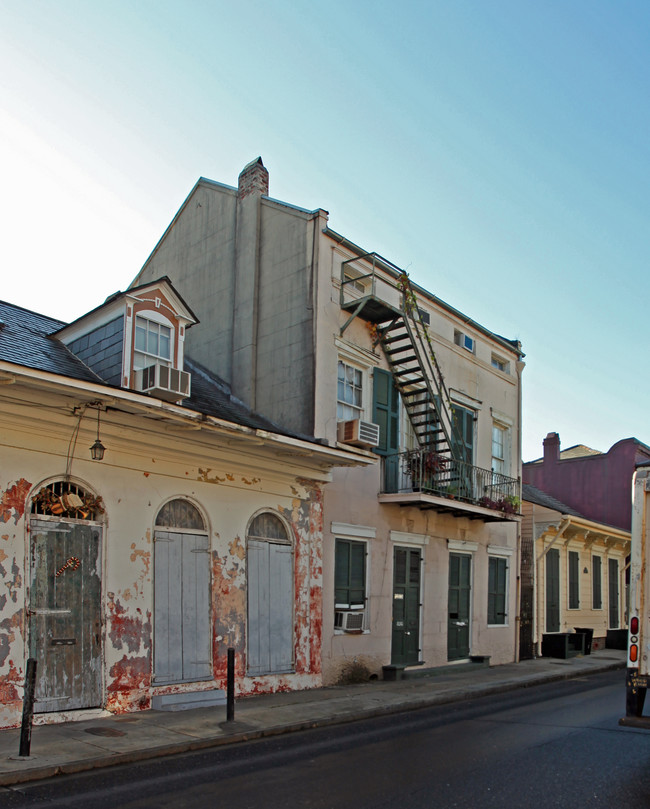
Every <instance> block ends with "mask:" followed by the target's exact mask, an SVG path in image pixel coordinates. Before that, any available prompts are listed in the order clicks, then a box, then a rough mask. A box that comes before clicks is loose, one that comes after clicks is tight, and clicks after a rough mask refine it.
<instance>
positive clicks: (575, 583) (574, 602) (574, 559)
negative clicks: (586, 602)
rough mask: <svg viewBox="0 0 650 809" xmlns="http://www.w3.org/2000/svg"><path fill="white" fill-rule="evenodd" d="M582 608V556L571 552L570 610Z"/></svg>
mask: <svg viewBox="0 0 650 809" xmlns="http://www.w3.org/2000/svg"><path fill="white" fill-rule="evenodd" d="M579 607H580V555H579V554H578V552H577V551H569V609H570V610H577V609H578V608H579Z"/></svg>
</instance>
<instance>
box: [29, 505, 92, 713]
mask: <svg viewBox="0 0 650 809" xmlns="http://www.w3.org/2000/svg"><path fill="white" fill-rule="evenodd" d="M101 536H102V529H101V527H100V526H98V525H91V524H80V523H73V522H63V521H62V522H49V521H46V520H32V521H31V523H30V537H31V539H30V545H31V547H30V557H31V559H30V562H31V571H30V608H29V654H30V657H34V658H35V659H36V661H37V669H36V691H35V706H34V710H35V711H36V712H37V713H44V712H50V711H68V710H74V709H80V708H97V707H100V706H101V703H102V638H101V631H102V630H101Z"/></svg>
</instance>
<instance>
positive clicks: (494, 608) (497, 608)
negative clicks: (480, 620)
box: [488, 557, 508, 624]
mask: <svg viewBox="0 0 650 809" xmlns="http://www.w3.org/2000/svg"><path fill="white" fill-rule="evenodd" d="M507 571H508V563H507V561H506V560H505V559H503V558H498V557H491V558H490V559H489V560H488V624H505V622H506V588H507V581H508V575H507Z"/></svg>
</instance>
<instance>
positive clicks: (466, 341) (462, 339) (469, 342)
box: [454, 330, 476, 354]
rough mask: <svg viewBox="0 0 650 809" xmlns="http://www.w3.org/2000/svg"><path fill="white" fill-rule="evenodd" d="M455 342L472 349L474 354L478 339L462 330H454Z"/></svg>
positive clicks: (467, 349) (466, 348)
mask: <svg viewBox="0 0 650 809" xmlns="http://www.w3.org/2000/svg"><path fill="white" fill-rule="evenodd" d="M454 343H456V345H457V346H460V347H461V348H464V349H465V350H466V351H470V352H471V353H472V354H473V353H474V350H475V348H476V341H475V340H474V338H473V337H470V336H469V334H465V333H464V332H462V331H458V330H456V331H455V332H454Z"/></svg>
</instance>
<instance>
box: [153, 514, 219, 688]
mask: <svg viewBox="0 0 650 809" xmlns="http://www.w3.org/2000/svg"><path fill="white" fill-rule="evenodd" d="M210 649H211V644H210V542H209V537H208V532H207V530H206V527H205V521H204V519H203V517H202V516H201V513H200V511H199V510H198V508H197V507H196V506H194V505H193V504H192V503H190V502H189V501H188V500H182V499H177V500H170V501H169V502H168V503H165V505H164V506H163V507H162V508H161V509H160V511H159V512H158V516H157V517H156V528H155V532H154V683H155V684H156V685H165V684H171V683H186V682H192V681H196V680H209V679H210V678H211V677H212V661H211V654H210Z"/></svg>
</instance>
